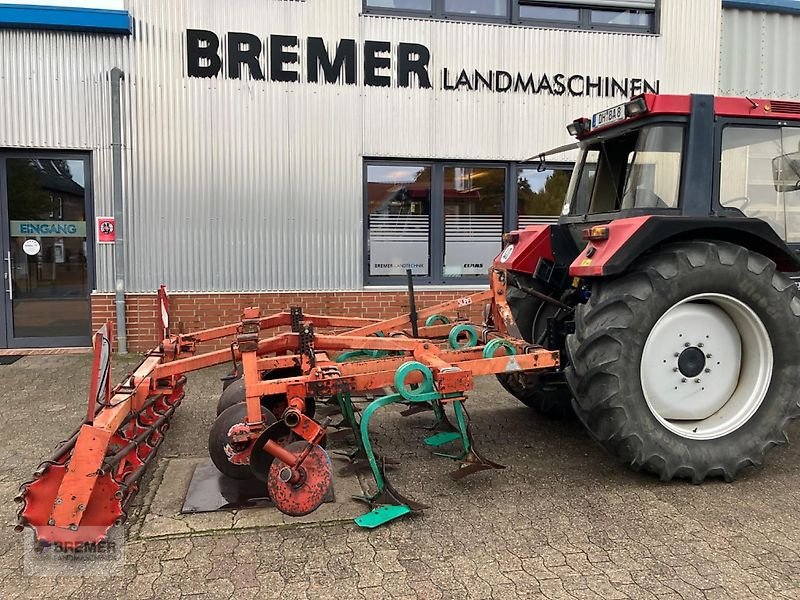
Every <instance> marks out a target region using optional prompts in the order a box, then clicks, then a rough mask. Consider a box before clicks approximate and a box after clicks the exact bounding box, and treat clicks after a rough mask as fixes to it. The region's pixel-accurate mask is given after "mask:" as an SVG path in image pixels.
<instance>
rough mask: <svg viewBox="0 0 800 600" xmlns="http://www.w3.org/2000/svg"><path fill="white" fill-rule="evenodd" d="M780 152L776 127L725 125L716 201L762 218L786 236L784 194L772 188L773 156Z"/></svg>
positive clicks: (751, 215) (779, 136)
mask: <svg viewBox="0 0 800 600" xmlns="http://www.w3.org/2000/svg"><path fill="white" fill-rule="evenodd" d="M781 154H782V152H781V130H780V129H779V128H777V127H775V128H764V127H726V128H725V130H724V131H723V133H722V169H721V172H720V192H719V201H720V204H722V206H726V207H730V208H737V209H739V210H740V211H742V212H743V213H744V214H745V215H747V216H748V217H755V218H758V219H763V220H764V221H766V222H767V223H769V225H770V226H771V227H772V228H773V229H774V230H775V231H776V233H777V234H778V235H780V236H781V238H783V239H786V238H785V236H786V225H785V223H786V219H785V215H784V206H783V194H782V193H781V192H778V191H776V190H775V185H774V182H773V179H772V160H773V159H774V158H775V157H777V156H780V155H781Z"/></svg>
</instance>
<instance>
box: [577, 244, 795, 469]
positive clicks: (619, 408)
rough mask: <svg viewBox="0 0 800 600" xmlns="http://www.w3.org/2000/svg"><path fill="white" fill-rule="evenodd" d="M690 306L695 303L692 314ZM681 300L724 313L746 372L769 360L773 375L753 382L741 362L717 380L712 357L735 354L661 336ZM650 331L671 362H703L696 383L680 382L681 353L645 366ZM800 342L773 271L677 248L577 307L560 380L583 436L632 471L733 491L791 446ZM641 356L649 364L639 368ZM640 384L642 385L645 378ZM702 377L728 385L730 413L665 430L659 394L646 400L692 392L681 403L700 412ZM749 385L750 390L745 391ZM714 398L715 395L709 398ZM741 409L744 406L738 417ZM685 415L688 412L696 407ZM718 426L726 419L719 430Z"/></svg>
mask: <svg viewBox="0 0 800 600" xmlns="http://www.w3.org/2000/svg"><path fill="white" fill-rule="evenodd" d="M693 298H699V299H700V300H701V301H700V302H692V301H691V299H693ZM687 299H690V300H688V304H690V305H692V304H693V305H694V306H695V308H694V309H693V310H697V311H700V314H703V312H702V311H709V310H711V311H720V309H722V311H721V312H725V313H727V317H724V316H723V318H729V319H728V322H729V323H733V324H734V325H735V327H734V328H733V331H734V333H735V334H737V335H739V337H740V339H741V344H740V347H741V356H742V357H745V358H747V359H748V360H749V361H750V364H751V365H752V363H753V362H754V361H755V362H756V363H757V364H758V365H760V364H763V362H764V361H765V360H766V359H765V358H764V357H765V356H769V358H770V361H771V362H770V363H769V367H770V369H771V373H770V372H769V370H767V369H763V368H761V367H758V370H757V372H756V373H755V374H753V372H752V367H748V366H747V364H748V363H747V361H746V360H740V361H738V365H735V366H737V368H738V369H739V373H738V374H737V373H735V372H726V371H724V370H720V373H713V374H712V373H711V370H712V369H714V370H715V369H724V365H719V366H717V365H718V362H722V361H718V359H717V352H718V351H720V354H724V351H725V348H728V347H731V345H730V344H728V345H727V346H725V347H723V346H722V345H721V344H719V343H718V344H717V346H719V347H718V348H717V347H714V344H713V342H714V340H713V339H711V340H705V339H703V338H705V337H706V336H705V332H703V331H697V330H694V331H691V333H689V334H688V335H687V336H686V337H688V338H690V339H688V340H686V341H685V343H681V342H683V340H684V339H685V338H683V339H681V338H679V337H678V336H679V335H681V333H680V332H683V331H684V329H683V328H682V326H680V328H679V327H678V326H675V327H672V328H669V329H664V328H660V323H661V319H662V317H663V316H664V315H665V314H666V313H668V312H670V311H672V310H673V309H674V308H675V307H681V306H684V305H685V304H686V303H687ZM714 306H716V308H713V307H714ZM709 307H711V308H709ZM726 308H727V310H725V309H726ZM737 311H738V312H737ZM711 314H713V313H711ZM748 315H752V316H750V317H748ZM702 322H705V321H701V323H702ZM678 323H679V321H678ZM709 327H710V325H709ZM742 327H744V329H742ZM748 328H749V329H748ZM655 331H662V332H666V333H664V334H663V335H664V336H665V337H664V339H669V337H670V336H672V337H674V338H675V345H676V346H678V347H677V348H676V350H680V351H684V350H686V351H689V352H695V350H694V349H697V350H699V351H701V352H702V353H706V359H707V360H708V362H707V363H702V364H698V365H697V368H696V369H695V371H698V372H699V373H700V374H699V375H698V376H697V378H696V379H694V378H690V377H688V376H685V377H681V375H682V374H684V371H685V368H684V367H685V365H684V367H681V369H680V371H679V366H680V362H679V361H680V356H681V352H678V351H676V352H675V353H674V354H672V353H671V352H672V348H667V349H663V348H662V349H661V350H659V352H660V354H659V355H658V356H657V357H656V356H655V355H653V354H648V352H650V350H648V348H647V341H648V339H649V337H650V336H651V334H652V333H653V332H655ZM754 332H755V333H754ZM758 332H763V333H761V334H758ZM712 337H714V336H712ZM695 338H698V339H695ZM700 339H702V341H705V342H706V343H705V344H703V343H700ZM798 339H800V297H798V292H797V290H796V288H795V286H794V284H793V283H792V282H791V281H790V280H789V279H788V278H787V277H785V276H784V275H783V274H781V273H778V272H776V267H775V264H774V263H773V262H772V261H771V260H769V259H768V258H766V257H764V256H762V255H760V254H756V253H754V252H750V251H748V250H747V249H745V248H743V247H741V246H738V245H734V244H729V243H725V242H700V241H697V242H685V243H678V244H672V245H669V246H665V247H664V248H662V249H661V250H659V251H656V252H654V253H652V254H649V255H647V256H645V257H643V258H641V259H639V260H638V261H637V262H635V263H634V264H633V266H632V267H630V268H629V270H628V272H626V273H625V274H623V275H621V276H619V277H617V278H614V279H609V280H599V281H596V282H595V283H594V285H593V288H592V295H591V298H590V300H589V302H588V303H587V304H585V305H582V306H579V307H578V310H577V313H576V333H575V335H572V336H569V338H568V340H567V344H568V349H569V352H570V355H571V360H572V366H571V367H569V368H568V369H567V378H568V380H569V382H570V385H571V386H572V389H573V391H574V393H575V398H576V400H575V401H574V407H575V410H576V412H577V414H578V416H579V417H580V419H581V420H582V421H583V423H584V425H585V426H586V427H587V429H588V430H589V432H590V433H591V434H592V435H593V436H594V437H595V439H597V440H598V441H599V442H600V443H601V444H602V445H603V446H605V447H606V448H607V449H608V450H609V451H610V452H611V453H613V454H614V455H616V456H617V457H619V458H620V459H621V460H623V461H624V462H625V463H628V464H630V465H631V466H632V467H633V468H634V469H636V470H639V469H642V470H647V471H652V472H654V473H656V474H657V475H659V476H660V478H661V479H662V480H665V481H666V480H669V479H672V478H673V477H685V478H690V479H691V480H692V482H694V483H700V482H702V481H703V480H704V479H705V478H706V477H709V476H722V477H724V478H725V480H726V481H731V480H733V479H734V477H735V476H736V474H737V473H738V472H739V471H740V470H741V469H743V468H744V467H747V466H750V465H760V464H761V463H762V460H763V456H764V453H765V452H766V451H767V450H768V449H770V448H772V447H773V446H777V445H780V444H784V443H786V440H787V438H786V435H785V429H786V426H787V424H788V423H789V421H791V420H792V419H795V418H797V417H798V416H800V407H799V406H798V403H797V390H796V382H797V379H798V376H799V375H800V374H798V369H797V366H796V359H795V357H796V352H797V340H798ZM692 344H694V345H692ZM748 344H750V346H748ZM752 344H760V345H759V346H756V347H754V346H752ZM662 345H663V344H662ZM698 346H704V347H703V348H702V349H700V348H697V347H698ZM695 354H697V352H695ZM662 355H663V359H662ZM643 356H647V357H650V358H654V360H650V361H648V362H645V361H643V360H642V358H643ZM673 356H677V357H676V358H673ZM698 357H702V354H698ZM662 360H663V362H664V363H667V364H664V365H663V369H664V375H663V377H661V376H658V373H659V372H660V371H658V370H654V369H660V368H661V367H662ZM729 362H730V361H729ZM673 363H674V366H673ZM703 367H707V368H706V369H703ZM746 369H751V370H750V371H749V372H748V371H746ZM645 373H646V374H649V376H648V377H644V378H643V377H642V375H643V374H645ZM747 373H750V374H747ZM706 377H708V378H709V380H711V379H712V378H713V377H725V378H728V380H729V381H730V385H732V386H734V385H735V389H734V391H733V392H731V393H730V395H729V396H725V398H728V399H727V400H723V401H724V402H725V406H727V405H728V403H731V402H735V404H732V405H730V408H731V411H728V412H727V413H723V412H722V411H723V409H722V408H719V409H718V410H717V412H716V413H714V415H712V416H714V417H716V418H717V421H715V422H711V418H705V419H698V420H695V421H687V420H677V421H670V420H669V417H666V418H665V417H662V416H661V414H660V413H659V411H658V410H656V409H655V408H653V406H654V404H653V398H654V394H652V393H651V394H650V395H649V396H648V395H647V392H646V391H645V389H646V388H647V389H651V390H652V389H653V387H652V386H654V385H661V386H662V387H661V388H659V389H663V390H665V391H664V392H663V394H664V396H662V397H665V396H666V395H667V394H669V393H670V392H671V390H672V382H673V381H674V386H675V387H676V388H681V386H683V385H686V386H698V387H699V388H700V389H698V388H697V387H692V388H689V387H687V388H686V389H687V390H689V389H694V394H698V393H699V394H701V395H700V396H693V394H689V393H688V391H687V394H686V395H684V397H687V395H688V397H689V398H692V399H693V400H694V399H695V398H696V400H698V401H699V400H702V398H703V397H702V393H703V392H702V390H704V389H705V388H703V387H702V386H703V382H704V381H705V380H704V379H703V378H706ZM666 378H673V379H669V380H668V379H666ZM681 379H683V381H681ZM643 381H644V383H643ZM667 381H669V382H670V383H669V384H668V385H667V383H666V382H667ZM753 381H754V382H755V387H751V388H749V387H748V383H749V382H753ZM741 382H748V383H741ZM716 389H717V388H711V387H710V388H709V391H707V392H706V394H709V393H711V392H712V391H715V390H716ZM737 390H741V392H742V393H741V395H740V394H739V393H737ZM748 390H749V391H748ZM655 397H658V396H657V394H656V395H655ZM648 398H649V399H648ZM739 398H744V404H743V405H742V406H741V407H740V406H739V404H738V403H739V402H741V400H739ZM748 403H749V404H748ZM676 406H677V408H679V409H680V408H683V407H681V406H680V404H677V403H676ZM684 407H685V408H686V409H687V410H692V406H691V405H685V406H684ZM725 414H728V415H732V416H731V417H730V418H729V420H728V421H725V422H724V423H721V424H720V420H721V419H722V417H723V416H724V415H725Z"/></svg>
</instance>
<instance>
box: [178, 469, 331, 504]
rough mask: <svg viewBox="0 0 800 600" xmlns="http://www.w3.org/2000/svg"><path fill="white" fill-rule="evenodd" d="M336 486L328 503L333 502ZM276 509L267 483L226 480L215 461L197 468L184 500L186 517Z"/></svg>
mask: <svg viewBox="0 0 800 600" xmlns="http://www.w3.org/2000/svg"><path fill="white" fill-rule="evenodd" d="M333 500H334V498H333V487H331V490H330V491H329V492H328V495H327V496H326V497H325V502H333ZM266 506H272V501H271V500H270V499H269V496H268V495H267V484H266V483H262V482H260V481H258V480H256V479H246V480H240V479H231V478H230V477H226V476H225V475H223V474H222V473H220V472H219V471H217V468H216V467H215V466H214V463H212V462H211V461H208V462H204V463H200V464H199V465H197V467H195V470H194V474H193V475H192V481H191V483H189V490H188V491H187V492H186V498H184V500H183V507H182V508H181V513H182V514H191V513H203V512H214V511H217V510H231V509H239V508H263V507H266Z"/></svg>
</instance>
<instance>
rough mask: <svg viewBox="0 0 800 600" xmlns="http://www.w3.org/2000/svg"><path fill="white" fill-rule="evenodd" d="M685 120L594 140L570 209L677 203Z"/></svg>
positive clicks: (582, 157) (598, 210)
mask: <svg viewBox="0 0 800 600" xmlns="http://www.w3.org/2000/svg"><path fill="white" fill-rule="evenodd" d="M682 150H683V126H681V125H654V126H650V127H644V128H642V129H637V130H634V131H630V132H627V133H625V134H623V135H619V136H617V137H611V138H600V139H597V140H592V141H590V142H589V143H588V144H587V145H586V146H585V147H584V149H583V151H582V152H581V155H580V158H579V162H578V165H577V167H576V169H575V175H574V176H573V181H572V183H571V185H570V192H571V195H568V198H570V206H571V210H570V214H575V215H580V214H599V213H609V212H615V211H618V210H626V209H632V208H649V209H653V208H656V209H658V208H663V209H670V208H676V207H677V206H678V187H679V185H680V172H681V158H682Z"/></svg>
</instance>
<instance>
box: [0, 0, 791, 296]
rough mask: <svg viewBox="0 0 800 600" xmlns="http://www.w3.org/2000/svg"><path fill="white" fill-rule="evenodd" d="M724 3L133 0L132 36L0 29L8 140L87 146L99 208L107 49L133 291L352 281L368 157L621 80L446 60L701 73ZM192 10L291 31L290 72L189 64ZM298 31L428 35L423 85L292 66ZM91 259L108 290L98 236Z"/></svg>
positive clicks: (667, 83) (463, 150) (444, 147)
mask: <svg viewBox="0 0 800 600" xmlns="http://www.w3.org/2000/svg"><path fill="white" fill-rule="evenodd" d="M719 4H720V3H719V2H715V1H710V0H704V1H703V2H697V1H696V0H664V1H663V2H662V12H661V32H662V33H661V35H658V36H653V35H632V34H619V33H601V32H587V31H582V32H580V31H566V30H555V29H536V28H530V27H518V26H510V25H491V24H479V23H457V22H443V21H432V20H421V19H406V18H392V17H377V16H366V15H364V16H362V15H360V11H361V0H336V1H335V2H333V1H330V0H307V1H305V2H286V1H281V0H231V1H226V2H222V1H219V0H136V1H135V2H130V3H129V5H130V10H131V12H132V14H133V17H134V21H135V26H134V35H133V36H132V37H131V38H128V39H124V38H115V37H109V36H103V35H86V34H73V33H56V32H35V33H33V32H17V31H0V81H2V87H1V88H0V147H25V148H59V149H63V148H75V149H86V150H90V151H92V153H93V164H94V193H95V198H96V205H97V208H96V212H97V214H103V213H109V212H110V208H111V184H110V172H111V165H110V137H111V136H110V131H109V122H110V118H109V114H110V110H109V96H110V90H109V81H108V73H109V71H110V70H111V68H112V67H114V66H119V67H121V68H122V69H123V70H124V71H125V72H126V80H125V82H124V84H123V86H124V87H123V96H124V107H123V110H124V117H123V118H124V120H125V132H124V141H125V153H126V154H125V201H126V212H125V226H126V228H127V238H128V243H129V246H128V265H130V272H129V275H128V290H129V291H131V292H136V291H150V290H153V289H155V288H156V287H157V286H158V285H159V284H160V283H162V282H165V283H167V284H168V285H169V287H170V288H171V289H173V290H181V291H281V290H350V289H360V288H362V287H363V281H364V277H363V259H362V252H363V248H362V246H363V240H362V235H363V233H362V232H363V229H362V220H363V218H364V215H363V198H362V164H363V163H362V161H363V157H394V158H412V157H413V158H432V159H433V158H442V159H476V160H504V161H516V160H520V159H522V158H524V157H526V156H530V155H532V154H534V153H535V152H537V151H541V150H544V149H546V148H549V147H554V146H557V145H561V144H563V143H566V142H567V141H568V139H566V134H565V131H564V125H565V124H566V123H567V122H568V121H570V120H572V119H574V118H575V117H577V116H581V115H589V114H591V113H593V112H596V111H597V110H599V109H601V108H604V107H606V106H609V105H613V104H615V103H617V102H618V101H619V100H620V99H619V98H617V99H613V98H587V97H567V96H549V95H541V94H539V95H532V94H526V93H513V92H508V93H497V92H492V91H487V90H482V91H465V90H461V91H452V90H445V89H442V78H441V76H442V71H443V69H445V68H447V69H449V71H450V72H451V73H452V72H456V73H457V72H458V71H460V70H461V69H462V68H464V69H468V70H470V71H471V70H472V69H479V70H482V71H489V70H497V69H503V70H505V71H508V72H511V73H515V72H517V71H520V72H523V73H530V72H533V73H534V74H537V73H538V74H541V73H557V72H561V73H566V74H580V75H587V76H592V77H596V76H600V75H602V76H611V77H615V78H618V79H624V78H626V77H641V78H645V79H647V80H648V81H650V82H656V81H658V82H660V91H661V92H662V93H688V92H709V93H711V92H713V91H714V90H715V89H716V87H717V74H718V55H719V44H718V40H719V24H720V20H721V17H720V13H721V9H720V6H719ZM188 28H197V29H208V30H212V31H214V32H216V33H217V34H219V35H221V36H222V35H224V34H225V33H226V32H229V31H241V32H249V33H253V34H255V35H257V36H259V37H260V38H262V39H264V38H266V37H267V36H268V35H271V34H290V35H297V36H298V37H299V38H300V48H299V54H300V61H301V62H300V68H299V71H300V72H301V83H278V82H272V81H253V80H241V81H240V80H230V79H226V78H222V77H220V78H217V79H197V78H189V77H187V74H186V73H187V67H186V30H187V29H188ZM308 36H319V37H322V38H323V39H324V40H325V41H326V44H327V45H328V47H329V49H330V50H333V48H334V47H335V44H336V42H337V41H338V40H340V39H343V38H352V39H355V40H356V42H357V44H356V46H357V48H358V52H359V63H360V62H361V54H360V52H361V49H363V42H364V41H365V40H385V41H390V42H392V45H393V47H396V45H397V44H398V43H399V42H413V43H419V44H423V45H425V46H427V47H428V48H429V49H430V52H431V64H430V75H431V83H432V89H420V88H418V87H411V88H399V87H396V86H395V85H393V86H392V87H390V88H373V87H365V86H364V85H363V84H362V78H361V77H360V76H359V78H358V81H359V83H358V84H357V85H343V84H342V85H340V84H336V85H329V84H309V83H302V81H305V73H304V71H305V68H304V58H305V39H306V37H308ZM787 56H788V55H787ZM262 63H265V60H264V59H263V57H262ZM359 71H360V68H359ZM395 77H396V75H395V74H393V79H394V78H395ZM393 83H394V82H393ZM564 158H569V157H564ZM98 260H99V264H98V290H99V291H109V290H111V289H112V287H113V286H112V278H111V267H112V265H111V253H110V251H109V250H108V249H107V248H102V249H101V251H100V254H99V258H98Z"/></svg>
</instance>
